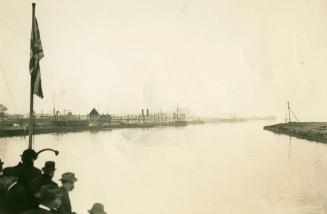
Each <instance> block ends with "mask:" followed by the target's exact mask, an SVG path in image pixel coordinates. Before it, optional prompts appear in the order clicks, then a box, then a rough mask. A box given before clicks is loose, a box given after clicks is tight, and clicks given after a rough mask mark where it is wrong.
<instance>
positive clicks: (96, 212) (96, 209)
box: [89, 203, 107, 214]
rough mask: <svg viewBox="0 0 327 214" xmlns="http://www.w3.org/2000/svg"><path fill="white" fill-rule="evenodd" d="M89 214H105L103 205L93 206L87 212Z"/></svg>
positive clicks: (96, 204)
mask: <svg viewBox="0 0 327 214" xmlns="http://www.w3.org/2000/svg"><path fill="white" fill-rule="evenodd" d="M89 213H90V214H107V213H106V212H105V211H104V206H103V204H100V203H95V204H93V206H92V208H91V209H90V210H89Z"/></svg>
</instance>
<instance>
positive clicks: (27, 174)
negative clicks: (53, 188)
mask: <svg viewBox="0 0 327 214" xmlns="http://www.w3.org/2000/svg"><path fill="white" fill-rule="evenodd" d="M36 157H37V155H36V152H35V151H34V150H33V149H26V150H25V151H24V152H23V154H22V155H21V159H22V162H20V163H19V164H18V165H17V166H15V167H14V168H15V170H17V173H18V179H19V182H20V183H21V184H22V185H23V186H24V187H25V189H27V188H28V183H29V182H30V181H31V180H32V179H33V178H36V177H39V176H41V175H42V173H41V170H39V169H38V168H36V167H34V161H35V159H36Z"/></svg>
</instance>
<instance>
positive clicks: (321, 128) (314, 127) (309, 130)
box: [263, 122, 327, 143]
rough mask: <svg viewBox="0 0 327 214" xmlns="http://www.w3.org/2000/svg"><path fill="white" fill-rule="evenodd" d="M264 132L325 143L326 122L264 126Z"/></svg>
mask: <svg viewBox="0 0 327 214" xmlns="http://www.w3.org/2000/svg"><path fill="white" fill-rule="evenodd" d="M263 129H264V130H268V131H271V132H274V133H276V134H285V135H289V136H293V137H297V138H302V139H306V140H310V141H315V142H320V143H327V122H291V123H280V124H275V125H270V126H264V128H263Z"/></svg>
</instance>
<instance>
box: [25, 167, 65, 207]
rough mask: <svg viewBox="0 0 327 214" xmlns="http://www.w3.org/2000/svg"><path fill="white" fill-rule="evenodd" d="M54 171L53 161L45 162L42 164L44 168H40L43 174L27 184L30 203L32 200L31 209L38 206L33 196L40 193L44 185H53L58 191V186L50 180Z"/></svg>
mask: <svg viewBox="0 0 327 214" xmlns="http://www.w3.org/2000/svg"><path fill="white" fill-rule="evenodd" d="M55 170H56V164H55V162H54V161H47V162H45V164H44V167H43V168H42V171H43V174H42V175H41V176H39V177H36V178H34V179H32V180H31V181H30V182H29V184H28V194H29V196H30V197H31V198H32V201H33V199H34V202H32V203H33V204H32V206H33V207H37V206H38V202H37V200H36V198H35V194H36V193H37V192H38V191H40V189H41V187H42V186H44V185H53V186H55V187H57V188H58V189H59V186H58V184H57V183H56V182H54V181H53V180H52V178H53V176H54V173H55Z"/></svg>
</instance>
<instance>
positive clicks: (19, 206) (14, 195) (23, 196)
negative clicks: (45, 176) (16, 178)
mask: <svg viewBox="0 0 327 214" xmlns="http://www.w3.org/2000/svg"><path fill="white" fill-rule="evenodd" d="M27 209H28V198H27V193H26V191H25V189H24V187H23V186H22V185H21V184H20V183H17V184H15V185H14V186H13V187H12V188H11V189H10V190H9V191H7V192H5V193H4V194H3V195H2V196H1V198H0V213H1V214H2V213H4V214H19V213H21V212H23V211H25V210H27Z"/></svg>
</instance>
